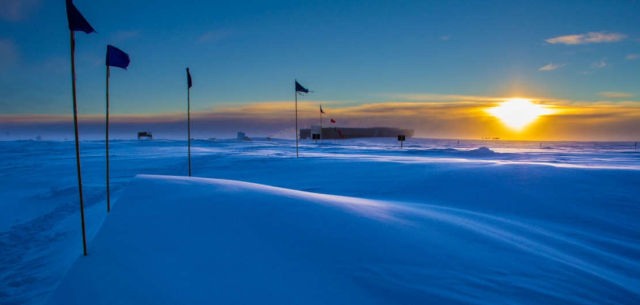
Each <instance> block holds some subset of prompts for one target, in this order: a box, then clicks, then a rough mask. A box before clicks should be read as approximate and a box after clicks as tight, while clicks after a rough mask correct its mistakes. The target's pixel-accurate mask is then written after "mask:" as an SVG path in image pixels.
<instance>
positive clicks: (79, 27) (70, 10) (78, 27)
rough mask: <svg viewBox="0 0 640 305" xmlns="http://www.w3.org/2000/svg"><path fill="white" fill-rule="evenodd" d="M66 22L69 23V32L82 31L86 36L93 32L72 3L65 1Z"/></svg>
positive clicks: (68, 0)
mask: <svg viewBox="0 0 640 305" xmlns="http://www.w3.org/2000/svg"><path fill="white" fill-rule="evenodd" d="M67 20H68V21H69V30H71V31H83V32H85V33H87V34H89V33H92V32H95V31H96V30H94V29H93V27H91V25H90V24H89V22H87V19H84V17H83V16H82V14H80V11H78V9H77V8H76V6H75V5H73V1H71V0H67Z"/></svg>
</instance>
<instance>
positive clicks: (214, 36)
mask: <svg viewBox="0 0 640 305" xmlns="http://www.w3.org/2000/svg"><path fill="white" fill-rule="evenodd" d="M229 36H231V32H230V31H228V30H213V31H209V32H206V33H204V34H202V35H201V36H200V38H198V43H215V42H218V41H220V40H223V39H225V38H227V37H229Z"/></svg>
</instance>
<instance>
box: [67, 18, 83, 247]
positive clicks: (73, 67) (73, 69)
mask: <svg viewBox="0 0 640 305" xmlns="http://www.w3.org/2000/svg"><path fill="white" fill-rule="evenodd" d="M70 32H71V89H72V95H73V127H74V131H75V139H76V168H77V170H78V192H79V194H80V218H81V221H82V248H83V250H84V255H85V256H87V236H86V232H85V224H84V202H83V200H82V174H81V171H80V144H79V143H78V141H79V139H78V138H79V137H78V104H77V102H76V58H75V48H76V41H75V37H74V36H75V35H74V33H73V30H71V31H70Z"/></svg>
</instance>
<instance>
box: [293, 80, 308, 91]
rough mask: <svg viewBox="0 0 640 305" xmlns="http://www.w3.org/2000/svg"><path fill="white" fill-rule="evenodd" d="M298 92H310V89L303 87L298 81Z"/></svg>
mask: <svg viewBox="0 0 640 305" xmlns="http://www.w3.org/2000/svg"><path fill="white" fill-rule="evenodd" d="M296 92H303V93H309V89H307V88H305V87H302V85H300V83H298V81H296Z"/></svg>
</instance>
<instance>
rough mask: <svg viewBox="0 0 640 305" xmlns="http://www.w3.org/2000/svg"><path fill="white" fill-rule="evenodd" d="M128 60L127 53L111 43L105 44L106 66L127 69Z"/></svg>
mask: <svg viewBox="0 0 640 305" xmlns="http://www.w3.org/2000/svg"><path fill="white" fill-rule="evenodd" d="M130 61H131V60H130V59H129V55H128V54H127V53H125V52H123V51H122V50H120V49H118V48H116V47H114V46H112V45H107V66H111V67H118V68H122V69H127V67H128V66H129V62H130Z"/></svg>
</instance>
